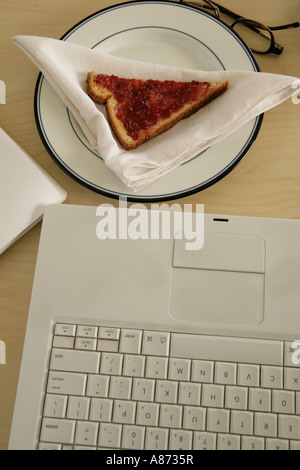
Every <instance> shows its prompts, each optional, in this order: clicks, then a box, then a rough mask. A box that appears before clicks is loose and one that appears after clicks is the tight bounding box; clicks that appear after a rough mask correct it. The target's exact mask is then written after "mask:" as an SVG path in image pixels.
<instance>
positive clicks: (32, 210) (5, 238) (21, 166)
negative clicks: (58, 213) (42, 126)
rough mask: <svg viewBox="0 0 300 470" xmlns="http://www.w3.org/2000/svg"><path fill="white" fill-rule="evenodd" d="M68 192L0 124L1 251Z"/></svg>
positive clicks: (58, 202) (59, 201)
mask: <svg viewBox="0 0 300 470" xmlns="http://www.w3.org/2000/svg"><path fill="white" fill-rule="evenodd" d="M66 196H67V193H66V191H65V190H64V189H63V188H61V187H60V186H59V185H58V184H57V183H56V182H55V181H54V180H53V179H52V178H51V177H50V176H49V175H47V173H46V172H45V171H44V170H42V168H40V167H39V166H38V165H37V164H36V163H35V162H34V160H32V158H31V157H29V155H28V154H27V153H25V152H24V150H22V148H21V147H20V146H19V145H18V144H16V142H14V140H12V139H11V137H9V136H8V135H7V134H6V132H5V131H4V130H3V129H1V128H0V254H1V253H3V252H4V251H5V250H6V249H7V248H8V247H9V246H10V245H11V244H12V243H14V242H15V241H16V240H18V239H19V238H20V237H21V236H22V235H24V234H25V233H26V232H27V231H28V230H30V229H31V228H32V227H33V226H34V225H35V224H36V223H37V222H38V221H39V220H40V219H41V218H42V216H43V213H44V210H45V207H46V206H48V205H49V204H60V203H61V202H63V201H64V200H65V199H66Z"/></svg>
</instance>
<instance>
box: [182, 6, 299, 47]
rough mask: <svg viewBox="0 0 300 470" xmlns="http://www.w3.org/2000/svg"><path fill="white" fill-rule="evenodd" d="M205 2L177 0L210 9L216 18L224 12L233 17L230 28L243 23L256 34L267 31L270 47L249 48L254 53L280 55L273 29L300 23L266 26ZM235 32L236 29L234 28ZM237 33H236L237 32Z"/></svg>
mask: <svg viewBox="0 0 300 470" xmlns="http://www.w3.org/2000/svg"><path fill="white" fill-rule="evenodd" d="M202 1H204V2H205V4H204V5H201V4H199V3H197V2H193V1H191V2H190V1H185V0H179V3H182V4H186V5H191V6H193V7H195V8H198V9H200V10H212V11H213V12H214V16H215V17H216V18H220V12H221V13H224V14H225V15H227V16H230V17H231V18H233V19H234V20H235V21H234V22H233V23H232V24H231V25H230V27H231V28H232V29H234V27H235V26H236V25H237V24H240V23H242V24H244V26H246V27H247V28H249V29H252V31H254V32H256V33H257V34H260V35H262V36H263V35H264V33H263V31H265V32H267V33H268V35H269V37H268V39H269V40H270V47H269V48H268V49H267V50H266V51H259V50H257V49H253V48H250V49H251V50H252V52H255V53H256V54H276V55H280V54H282V52H283V49H284V47H283V46H281V45H280V44H278V43H277V42H275V37H274V34H273V31H279V30H284V29H290V28H299V27H300V23H299V22H298V21H296V22H294V23H289V24H285V25H282V26H266V25H264V24H262V23H260V22H258V21H255V20H250V19H249V18H244V17H241V16H240V15H238V14H237V13H234V12H233V11H231V10H228V8H225V7H223V6H222V5H219V4H218V3H216V2H211V1H210V0H202ZM234 31H235V32H236V30H234ZM237 34H238V33H237Z"/></svg>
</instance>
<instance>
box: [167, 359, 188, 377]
mask: <svg viewBox="0 0 300 470" xmlns="http://www.w3.org/2000/svg"><path fill="white" fill-rule="evenodd" d="M190 370H191V361H190V360H189V359H172V358H171V359H170V360H169V377H168V378H169V379H170V380H184V381H187V380H190Z"/></svg>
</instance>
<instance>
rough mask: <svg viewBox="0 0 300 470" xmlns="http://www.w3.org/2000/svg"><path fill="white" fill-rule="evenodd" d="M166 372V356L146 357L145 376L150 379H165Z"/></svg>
mask: <svg viewBox="0 0 300 470" xmlns="http://www.w3.org/2000/svg"><path fill="white" fill-rule="evenodd" d="M167 373H168V359H167V358H166V357H147V361H146V374H145V375H146V377H149V378H152V379H166V378H167Z"/></svg>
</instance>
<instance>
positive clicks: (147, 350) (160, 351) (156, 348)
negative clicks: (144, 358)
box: [142, 331, 176, 357]
mask: <svg viewBox="0 0 300 470" xmlns="http://www.w3.org/2000/svg"><path fill="white" fill-rule="evenodd" d="M169 347H170V333H161V332H158V331H144V337H143V349H142V353H143V354H145V355H148V356H167V355H168V354H169ZM175 357H176V356H175Z"/></svg>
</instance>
